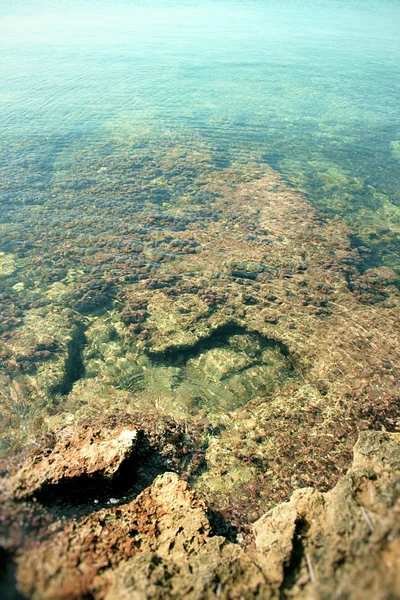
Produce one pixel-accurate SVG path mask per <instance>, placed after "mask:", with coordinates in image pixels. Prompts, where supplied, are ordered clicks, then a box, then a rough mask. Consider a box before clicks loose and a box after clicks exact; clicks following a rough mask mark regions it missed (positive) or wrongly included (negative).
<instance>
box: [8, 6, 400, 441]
mask: <svg viewBox="0 0 400 600" xmlns="http://www.w3.org/2000/svg"><path fill="white" fill-rule="evenodd" d="M399 25H400V5H399V3H398V2H397V0H379V1H378V0H370V1H368V2H361V1H359V0H333V1H329V2H328V1H326V0H307V1H306V0H288V1H286V2H281V1H278V0H242V1H240V2H239V1H235V0H220V1H213V2H209V1H205V2H200V1H198V2H194V1H189V0H168V1H163V2H161V1H160V2H157V1H154V2H151V1H148V2H145V1H135V0H130V1H129V0H125V1H117V2H108V1H107V0H98V1H97V2H92V1H89V0H87V1H86V0H81V1H76V0H70V1H60V2H57V3H56V4H55V3H51V2H45V1H39V0H35V1H30V2H27V1H24V0H19V1H13V2H11V1H7V0H4V1H3V2H2V4H1V7H0V131H1V146H0V173H1V181H0V186H1V205H0V253H1V254H0V274H1V279H0V285H1V290H0V291H1V294H2V296H1V298H2V304H3V308H2V311H3V312H2V322H1V324H0V327H1V332H2V335H3V342H4V344H5V346H4V347H6V350H4V352H3V354H2V356H1V360H2V363H1V365H2V385H3V389H6V390H7V389H9V392H7V398H6V403H8V405H7V406H8V408H7V410H8V412H7V414H8V418H9V423H11V428H12V427H14V428H15V427H22V428H24V427H27V425H26V423H27V422H28V421H29V420H30V421H29V422H31V421H32V420H34V419H35V418H36V416H35V415H36V413H34V414H33V415H31V412H32V410H31V408H32V403H36V404H35V406H37V407H38V408H37V410H38V414H39V416H38V417H37V419H38V422H41V419H43V416H42V412H44V413H45V414H46V415H48V414H49V411H50V412H51V410H50V408H51V409H54V406H60V405H62V402H61V401H60V398H61V399H62V398H65V397H67V396H68V394H69V393H70V392H71V391H72V389H73V386H74V383H75V382H76V381H78V380H80V379H82V377H86V379H90V377H92V378H96V377H98V376H100V375H99V373H100V374H101V372H102V370H103V371H104V372H107V378H106V380H107V382H108V384H110V385H111V386H114V388H115V389H117V390H120V389H123V390H124V391H125V392H127V393H132V394H133V395H134V394H135V393H136V392H138V391H143V389H148V390H150V391H151V390H153V388H154V389H155V390H156V391H157V390H159V389H161V392H160V393H161V395H162V394H164V392H165V390H166V389H168V390H169V392H171V391H174V390H176V389H177V388H178V387H179V385H181V383H182V382H181V383H179V381H181V380H180V379H179V378H181V379H182V377H184V376H183V375H182V369H186V366H185V365H187V360H188V359H187V357H186V359H181V358H179V357H178V358H175V359H174V361H175V362H173V363H169V366H168V365H167V366H165V365H164V364H163V365H161V366H160V364H159V358H157V360H156V358H154V356H155V355H154V352H153V358H152V360H151V361H150V363H149V362H148V361H149V359H148V356H147V357H146V359H145V362H144V363H141V362H140V361H141V360H142V359H140V358H138V357H137V356H136V355H135V354H134V349H133V350H132V352H133V355H132V356H134V359H133V358H132V361H133V362H134V366H133V367H132V365H131V364H130V363H129V360H130V359H129V357H128V358H127V356H126V354H125V353H124V350H123V349H121V348H120V347H119V346H118V343H117V342H118V339H117V338H118V335H117V333H116V332H115V331H113V332H111V333H110V331H109V330H108V329H107V327H109V322H113V320H116V319H118V314H119V313H118V311H119V306H120V304H118V302H121V300H120V297H119V293H122V292H121V290H123V288H124V284H123V283H121V281H122V282H123V281H125V282H127V285H128V284H129V282H130V281H134V277H137V276H136V275H134V276H132V277H131V275H130V273H131V272H132V271H131V270H130V269H132V263H131V262H129V261H130V259H129V258H126V261H125V262H126V265H125V266H126V268H125V269H124V268H122V267H121V264H120V263H118V260H117V257H118V256H119V254H118V253H119V252H120V248H121V245H122V246H124V248H125V250H124V251H126V248H128V247H129V252H131V254H132V253H135V252H136V254H138V253H139V254H140V251H141V248H142V246H143V244H144V245H146V244H147V246H146V248H147V250H146V252H147V254H146V255H145V257H144V262H143V264H139V263H138V262H137V261H136V263H135V268H139V270H140V269H142V270H141V271H140V273H141V275H140V276H143V277H145V276H146V277H147V275H146V272H145V271H146V269H147V271H148V272H149V273H151V272H152V269H153V270H157V269H159V268H161V270H164V272H167V271H171V269H172V270H174V269H175V270H176V267H174V266H173V265H174V264H175V265H176V261H179V260H180V257H181V255H183V254H185V253H186V254H185V256H186V255H190V256H192V255H191V254H190V253H191V252H192V250H193V253H194V254H193V258H190V260H189V262H188V263H187V267H185V268H186V270H191V271H194V272H195V271H196V269H198V268H199V267H198V265H197V264H196V255H195V252H196V247H198V246H199V244H200V242H199V241H196V240H193V241H191V242H190V243H189V242H185V244H186V245H185V246H184V247H181V248H179V242H174V241H172V242H171V241H168V243H170V244H172V245H173V244H175V247H178V250H176V252H172V251H169V253H167V254H166V253H165V252H164V254H163V253H160V251H159V250H158V249H157V244H158V242H159V240H160V239H161V238H160V236H162V235H163V233H162V227H163V225H162V223H165V222H166V221H168V219H170V220H171V219H175V218H180V219H182V223H183V224H182V225H179V227H182V228H184V227H185V226H186V225H185V223H187V221H185V220H184V218H183V217H182V214H184V213H185V210H186V208H185V207H187V206H189V207H190V206H191V203H194V204H195V205H196V206H201V210H202V218H203V219H205V222H207V219H208V220H209V222H212V220H213V218H214V217H213V215H211V216H207V212H206V211H207V207H208V206H209V205H210V204H211V202H212V201H213V198H214V196H213V195H212V193H211V192H210V191H209V190H208V191H203V187H202V186H203V184H204V182H206V181H207V180H208V178H209V177H210V176H211V175H212V174H215V173H216V172H217V173H221V177H224V176H225V175H224V173H228V174H229V173H230V175H229V177H232V175H231V173H233V172H234V171H235V169H239V170H240V169H242V170H243V169H247V172H248V177H251V173H252V172H253V171H254V173H255V174H257V176H259V173H260V172H261V171H262V170H263V169H264V170H268V169H270V168H272V169H273V170H275V171H277V172H278V173H279V174H280V176H281V177H282V178H283V181H284V182H286V184H287V185H288V186H291V187H292V188H293V189H294V190H297V191H298V192H300V193H302V194H303V195H304V196H305V197H306V198H308V199H309V201H310V202H311V203H312V204H313V205H314V206H315V207H316V208H317V209H318V211H319V212H320V214H321V215H322V217H323V218H327V219H328V221H329V220H336V221H335V222H337V223H338V224H342V223H345V224H347V225H348V226H349V228H350V229H349V232H350V239H351V244H353V246H354V247H355V248H362V249H363V256H364V260H363V262H362V264H361V265H359V268H360V269H361V271H365V270H367V269H368V268H370V267H376V266H382V265H383V266H387V267H390V268H392V269H398V268H399V241H398V233H399V223H400V185H399V184H400V125H399V123H400V102H399V92H400V77H399V76H400V38H399V35H398V33H399ZM226 177H228V175H226ZM204 189H205V188H204ZM142 207H148V219H147V217H146V219H147V220H146V219H145V220H144V221H143V222H137V219H138V217H137V216H136V215H137V214H138V211H139V209H141V208H142ZM146 210H147V209H146ZM177 215H178V217H177ZM165 220H166V221H165ZM128 223H129V224H130V226H131V233H129V235H133V234H132V231H133V229H132V228H134V234H135V236H136V237H135V240H134V241H132V240H131V239H130V238H129V235H128V236H127V234H126V230H125V229H124V227H125V225H126V224H128ZM157 223H161V225H158V224H157ZM179 227H178V226H177V225H175V230H176V231H179ZM124 232H125V233H124ZM188 244H189V246H188ZM190 244H192V245H193V248H192V249H191V247H190ZM196 245H197V246H196ZM200 245H201V244H200ZM126 252H127V251H126ZM288 253H289V254H290V249H288ZM127 256H128V254H127ZM139 258H140V257H139ZM138 260H139V259H138ZM140 260H142V259H140ZM185 260H186V259H185ZM163 261H164V262H163ZM168 261H170V262H168ZM166 262H167V263H168V265H167V266H162V267H160V264H162V265H164V264H166ZM117 263H118V264H117ZM189 263H190V264H189ZM138 265H139V266H138ZM201 268H202V269H204V265H203V266H202V267H201ZM210 272H212V266H210ZM214 275H215V274H214ZM130 277H131V280H130V279H129V278H130ZM205 277H207V275H206V274H205ZM88 281H89V282H90V285H89V283H88ZM85 285H86V286H89V287H90V286H92V287H91V288H90V289H91V290H92V291H93V289H95V290H97V291H96V293H95V294H94V293H92V292H89V291H88V289H89V288H88V287H86V288H85ZM96 286H97V287H96ZM207 301H209V302H212V300H207ZM135 302H136V300H135ZM135 306H136V305H135ZM71 307H72V308H73V311H75V312H74V314H78V317H77V321H76V322H74V323H72V324H71V323H70V321H69V319H70V318H71V319H73V317H72V316H71V315H72V313H68V314H67V313H65V310H66V308H68V310H69V309H70V308H71ZM135 310H136V312H135V315H136V317H135V318H136V319H139V320H140V319H141V318H143V319H145V309H143V307H141V306H140V302H139V304H137V306H136V309H135ZM63 311H64V312H63ZM141 311H142V312H141ZM185 311H186V312H187V311H189V308H187V307H184V308H182V313H183V314H185ZM142 313H143V314H142ZM79 315H83V317H82V319H83V321H84V322H83V321H82V319H81V321H79V319H80V318H81V317H79ZM130 318H131V317H129V315H128V316H127V317H126V323H127V324H130V325H132V326H133V324H132V323H131V322H130V320H129V319H130ZM232 318H233V319H234V318H235V315H233V317H232ZM85 319H86V320H85ZM96 319H100V322H99V323H100V324H98V322H97V321H96ZM131 320H132V319H131ZM165 326H166V325H165ZM46 328H47V329H46ZM44 330H46V336H47V337H46V336H44V337H43V331H44ZM89 330H90V331H91V332H92V333H91V334H90V335H92V337H93V336H94V333H93V332H97V334H96V335H97V337H96V336H94V337H95V341H93V340H92V342H91V343H92V346H93V347H91V346H90V343H89V347H91V349H90V350H88V351H85V352H86V354H85V353H84V352H83V351H82V347H83V346H84V345H85V344H86V342H87V341H88V340H87V338H88V336H89V337H90V335H89V334H88V331H89ZM60 331H63V336H64V337H63V339H62V340H61V341H60V340H59V339H58V338H57V333H58V332H60ZM224 331H225V330H224ZM41 332H42V337H40V334H41ZM107 332H108V333H107ZM236 334H237V332H236ZM236 334H235V331H232V332H222V334H218V335H220V340H219V342H218V344H222V345H224V344H225V346H226V345H229V348H228V350H227V352H228V354H227V355H226V356H228V355H229V356H230V357H231V358H232V363H231V366H230V367H229V369H230V371H229V369H228V371H229V373H228V374H229V377H231V380H230V384H229V385H230V386H231V387H230V388H229V389H230V391H229V390H228V391H229V394H228V395H227V396H226V397H224V398H223V401H221V404H222V406H223V407H224V409H226V408H227V407H228V408H229V407H230V408H232V406H231V403H232V402H233V403H234V402H235V401H234V396H235V385H237V389H238V390H241V391H240V395H241V397H243V398H244V399H245V400H246V401H247V400H250V399H252V398H253V396H254V394H253V392H251V391H249V388H248V386H247V383H246V382H245V381H244V380H243V379H240V377H239V374H240V373H241V372H242V370H243V369H244V368H248V366H249V365H250V366H251V365H253V363H254V365H256V366H255V367H254V368H256V367H257V369H258V368H259V369H261V371H262V369H263V368H264V367H263V366H262V365H263V364H264V363H263V362H262V361H261V362H260V360H258V359H254V356H253V358H251V360H250V362H249V359H248V357H249V356H250V355H252V352H253V355H254V352H262V351H264V350H263V348H264V346H265V343H267V346H268V352H267V355H268V357H269V358H268V360H267V359H266V360H267V362H268V361H269V362H268V364H274V365H275V367H274V368H273V369H272V371H271V372H272V374H274V373H275V371H276V372H279V373H281V379H282V380H285V381H286V379H287V378H288V377H290V376H291V374H292V373H293V365H291V364H289V363H288V361H287V360H286V358H285V356H284V355H282V353H281V350H280V348H279V347H277V346H270V345H268V344H269V342H264V341H261V342H260V341H259V340H258V338H257V339H256V338H254V335H253V334H252V333H246V332H239V334H240V335H239V337H237V335H236ZM135 335H136V334H135ZM141 335H143V336H145V335H146V334H145V332H144V333H143V332H142V334H141ZM221 335H222V337H221ZM235 335H236V337H235ZM240 336H242V337H240ZM243 336H244V337H243ZM246 336H247V337H246ZM251 336H253V338H254V339H253V338H252V337H251ZM93 339H94V338H93ZM135 339H136V338H135ZM221 340H222V341H221ZM252 340H253V341H252ZM89 342H90V339H89ZM253 342H254V344H253ZM140 343H142V342H140ZM218 344H217V346H218ZM252 344H253V346H254V348H256V350H254V348H253V346H252ZM260 344H261V345H260ZM102 345H103V346H104V348H105V347H107V348H108V349H109V350H107V352H109V353H110V352H111V354H110V356H109V358H108V359H107V356H106V355H107V352H106V351H105V350H104V352H103V350H102V352H103V354H102V359H101V360H100V359H99V358H98V354H96V352H100V350H99V348H103V346H102ZM257 345H258V346H257ZM133 346H134V344H133ZM94 347H96V350H93V348H94ZM258 347H259V348H260V349H259V350H257V348H258ZM32 348H33V350H34V352H33V354H32ZM66 348H68V358H67V361H66V363H65V364H64V363H63V365H64V367H65V369H66V373H64V374H61V375H60V373H59V372H58V371H57V369H59V364H58V363H57V361H56V362H54V361H53V362H52V356H53V355H54V356H56V355H57V352H59V353H61V354H62V351H66ZM246 348H250V350H246ZM203 350H204V349H203ZM203 350H202V351H203ZM199 351H200V350H199ZM206 351H207V352H214V354H215V353H216V354H218V349H217V350H215V349H209V348H205V350H204V352H206ZM151 352H152V349H151V348H150V354H151ZM229 353H230V354H229ZM235 353H236V354H235ZM268 353H269V354H268ZM207 356H208V358H207V357H206V358H204V360H203V358H202V357H201V356H200V355H199V357H197V358H198V360H199V361H200V362H199V364H200V363H201V361H203V362H207V360H208V361H209V362H210V361H211V362H212V361H214V362H215V360H217V358H218V357H217V358H216V357H215V356H214V355H207ZM226 356H225V358H224V360H225V362H226V360H227V359H226ZM211 359H212V360H211ZM253 359H254V360H253ZM143 360H144V359H143ZM190 360H194V358H193V357H192V358H191V359H190ZM196 360H197V359H196ZM135 361H136V362H135ZM146 361H147V362H146ZM157 361H158V362H157ZM246 361H247V362H246ZM251 361H253V362H251ZM132 364H133V363H132ZM51 365H53V366H51ZM157 365H158V366H157ZM207 365H208V363H207ZM260 365H261V366H260ZM64 367H63V368H64ZM131 367H132V368H131ZM196 368H197V367H196ZM199 368H200V367H199ZM207 368H208V367H207ZM152 369H153V370H152ZM157 369H158V371H157ZM174 369H175V370H174ZM179 369H181V371H179ZM241 369H242V370H241ZM274 369H275V371H274ZM192 370H193V369H192ZM189 371H190V369H189ZM261 371H260V372H259V373H258V371H257V373H258V374H257V373H256V375H255V377H258V376H259V375H260V377H261V378H262V377H264V375H265V381H269V378H271V372H269V374H268V373H265V374H264V375H262V373H261ZM153 372H157V373H158V375H157V377H156V384H154V385H153V383H154V382H152V377H151V376H150V375H149V373H153ZM243 372H244V371H243ZM38 373H39V374H40V373H41V377H42V379H41V380H40V381H39V379H40V377H39V375H38ZM282 373H284V375H282ZM164 376H165V381H166V383H165V385H164V384H163V383H162V379H163V377H164ZM190 377H191V380H192V381H195V380H196V377H197V375H196V376H194V375H193V373H192V375H191V376H190ZM208 377H209V379H207V380H206V383H204V382H203V383H201V382H200V381H199V382H198V387H199V389H200V388H202V387H206V388H207V393H208V397H207V398H206V400H204V402H203V400H202V398H201V397H200V400H199V399H198V395H196V394H195V393H193V394H192V396H193V398H192V399H193V405H194V406H196V402H199V403H200V404H201V405H202V406H203V408H204V406H205V407H206V408H209V407H210V406H211V408H214V409H215V407H216V405H217V404H218V403H219V400H218V398H219V395H220V394H222V395H223V390H224V389H225V391H226V389H227V387H229V386H227V385H225V384H221V381H225V380H223V378H222V376H220V378H219V379H218V381H217V383H215V381H211V380H210V377H211V375H210V374H208ZM235 377H239V379H240V381H239V379H234V378H235ZM200 378H201V377H200ZM189 379H190V378H189ZM263 381H264V380H263ZM143 382H144V383H143ZM160 382H161V383H160ZM174 382H175V383H174ZM214 384H215V385H216V387H215V389H214V388H213V385H214ZM152 385H153V387H152ZM35 386H36V387H35ZM154 386H155V387H154ZM163 386H164V387H163ZM232 386H233V387H232ZM246 386H247V387H246ZM213 389H214V391H212V390H213ZM254 389H256V392H255V393H256V395H257V394H258V395H259V394H262V392H260V389H261V388H254ZM32 390H33V391H32ZM210 390H211V391H210ZM153 391H154V390H153ZM189 391H190V390H189ZM192 392H193V390H192V391H191V392H190V393H192ZM105 393H106V392H105ZM188 393H189V392H188ZM232 398H233V399H232ZM161 400H162V399H161ZM161 400H157V398H156V401H155V404H156V406H159V404H160V402H161ZM202 402H203V404H202ZM172 403H173V400H172ZM133 404H134V401H133ZM234 406H236V405H235V404H233V407H234ZM13 411H14V412H17V413H18V415H19V419H20V420H19V421H15V419H14V416H13V415H14V412H13ZM41 411H42V412H41ZM27 415H28V416H29V418H28V416H27ZM46 418H47V417H46ZM35 422H36V421H35ZM21 423H22V424H21ZM38 427H39V426H38ZM39 429H40V427H39ZM7 431H8V433H7V435H8V434H9V430H7ZM6 445H7V444H6Z"/></svg>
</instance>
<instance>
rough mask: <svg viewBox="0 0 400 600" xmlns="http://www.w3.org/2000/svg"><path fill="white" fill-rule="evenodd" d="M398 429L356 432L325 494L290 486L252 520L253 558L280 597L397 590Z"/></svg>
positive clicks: (378, 599) (395, 593)
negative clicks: (348, 457) (345, 464)
mask: <svg viewBox="0 0 400 600" xmlns="http://www.w3.org/2000/svg"><path fill="white" fill-rule="evenodd" d="M399 450H400V435H399V434H385V433H378V432H363V433H361V435H360V438H359V441H358V443H357V445H356V446H355V449H354V463H353V466H352V468H351V469H350V470H349V471H348V473H347V474H346V475H345V477H343V478H342V479H341V480H340V482H339V483H338V484H337V485H336V486H335V488H333V489H332V490H331V491H330V492H327V493H325V494H321V493H320V492H318V491H316V490H313V489H311V488H306V489H300V490H297V491H296V492H295V493H294V494H293V496H292V498H291V500H290V502H289V503H286V504H282V505H279V506H277V507H276V508H274V509H272V510H271V511H269V512H268V513H266V514H265V515H264V516H263V517H261V519H259V520H258V521H257V522H256V523H255V524H254V526H253V529H254V533H255V542H256V547H257V553H258V554H257V557H256V558H255V560H256V561H257V564H259V566H260V568H261V569H262V570H263V572H264V574H265V575H266V577H267V579H268V580H269V581H270V582H271V584H272V585H273V586H274V593H275V594H276V595H277V597H278V596H279V594H281V597H282V595H283V597H295V598H336V597H337V598H354V599H356V598H357V599H358V598H360V599H361V598H373V599H374V600H383V599H384V598H397V597H399V596H400V552H399V550H400V493H399V491H400V490H399V486H398V481H399V474H400V452H399Z"/></svg>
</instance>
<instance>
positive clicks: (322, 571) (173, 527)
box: [1, 415, 400, 600]
mask: <svg viewBox="0 0 400 600" xmlns="http://www.w3.org/2000/svg"><path fill="white" fill-rule="evenodd" d="M129 420H130V421H131V424H130V425H129V426H128V425H125V426H122V427H121V426H120V425H119V426H117V425H116V424H115V427H114V428H113V429H110V423H106V424H104V426H103V427H99V428H98V429H93V428H92V427H89V426H87V427H83V426H82V427H81V428H80V429H74V431H71V430H62V431H60V432H59V433H58V436H57V440H56V441H55V443H54V445H53V446H50V447H46V446H43V448H42V449H41V450H40V451H36V452H35V453H33V454H30V455H29V456H27V457H26V460H25V461H24V462H23V463H22V465H19V466H18V465H17V464H16V465H14V467H13V468H12V469H11V471H10V472H9V473H8V477H7V478H6V479H5V481H4V485H3V488H2V502H3V506H4V508H5V511H4V514H3V519H2V520H3V523H2V525H3V528H2V531H3V534H2V538H1V543H2V547H3V551H4V550H5V551H6V552H7V555H8V556H9V557H11V556H12V557H13V560H14V561H16V564H17V571H16V578H17V582H18V588H19V590H21V592H22V593H23V595H24V597H27V598H33V599H35V600H36V599H38V600H47V599H49V600H50V599H51V600H58V599H60V600H61V599H62V600H65V599H67V598H68V599H70V600H73V599H77V600H78V599H83V598H94V599H95V600H97V599H103V598H105V599H107V600H114V599H115V600H119V599H121V598H131V599H134V600H136V599H141V598H143V599H144V598H149V599H150V598H154V599H156V598H227V599H228V598H229V599H231V598H249V599H250V598H271V599H272V598H292V597H295V598H333V597H342V598H362V597H369V598H374V599H381V598H382V599H384V598H394V597H397V596H398V595H399V593H400V578H399V573H400V562H399V561H400V553H399V544H400V541H399V539H400V538H399V534H400V504H399V489H398V481H399V473H400V462H399V456H400V453H399V450H400V435H399V434H388V433H378V432H363V433H362V434H361V435H360V438H359V440H358V442H357V444H356V446H355V449H354V460H353V466H352V467H351V468H350V470H349V471H348V472H347V474H346V475H345V476H344V477H343V478H341V479H340V481H339V482H338V484H337V485H336V486H335V487H334V488H333V489H332V490H331V491H329V492H326V493H321V492H318V491H317V490H315V489H314V488H311V487H309V488H301V489H298V490H296V492H295V493H294V494H293V495H292V497H291V499H290V501H289V502H287V503H283V504H279V505H277V506H276V507H274V508H273V509H271V510H269V511H268V512H267V513H266V514H265V515H263V516H262V517H261V518H260V519H258V520H257V521H256V522H255V523H252V524H251V527H250V528H249V531H248V534H247V536H246V537H244V536H243V535H240V534H238V533H237V532H234V531H230V532H229V533H228V532H226V533H225V535H218V532H216V529H215V518H214V520H213V517H212V516H211V515H210V513H209V511H208V509H207V505H206V503H205V502H204V499H203V498H202V497H201V495H199V494H198V493H197V492H195V491H194V490H192V489H191V487H190V486H189V485H188V483H187V482H186V481H185V480H184V479H182V477H181V476H179V475H178V474H177V473H176V472H175V473H174V472H170V471H165V472H164V473H162V474H160V475H158V476H156V477H155V478H154V480H153V481H152V482H151V484H150V485H149V486H148V487H146V488H145V489H143V491H142V492H140V493H139V494H138V495H137V494H135V492H134V491H133V490H135V485H136V486H137V485H138V480H140V478H141V475H140V471H143V468H144V467H143V464H145V463H146V461H147V462H148V466H147V468H148V469H149V471H151V469H152V467H151V466H150V467H149V465H151V459H149V457H150V456H151V453H150V452H149V447H151V446H152V447H153V452H154V451H155V448H156V447H157V446H158V445H159V444H160V441H161V437H162V436H163V435H164V436H165V435H166V433H167V431H168V432H169V433H170V434H171V430H170V429H169V428H170V427H171V423H169V424H166V423H163V424H162V425H163V426H164V427H165V426H166V428H165V430H164V432H163V434H160V430H161V423H158V427H156V428H155V429H156V431H157V433H156V435H155V438H158V439H152V433H153V434H154V431H153V432H147V434H144V432H143V431H141V430H140V429H138V428H133V425H134V419H133V418H132V416H131V417H130V418H129V416H128V415H126V416H125V417H123V418H121V422H125V423H127V422H129ZM136 425H138V422H136ZM175 435H178V437H179V435H182V431H181V432H180V433H179V428H177V430H176V431H175ZM145 436H146V437H145ZM146 444H147V445H148V446H147V447H146ZM170 445H171V443H170ZM178 446H179V444H177V443H176V442H175V448H177V447H178ZM163 458H164V463H163V469H167V468H168V467H169V466H170V465H171V464H173V460H175V465H176V470H178V471H179V470H181V469H182V463H183V462H184V459H183V458H182V456H179V453H178V456H175V457H174V458H173V459H171V458H170V457H168V458H167V455H166V453H164V457H163ZM160 464H161V463H160ZM145 468H146V467H145ZM153 468H154V465H153ZM138 473H139V475H138ZM121 474H123V479H124V484H125V485H127V483H128V485H129V483H130V485H131V489H130V490H129V494H131V495H133V499H132V500H130V501H129V502H126V496H125V497H121V496H119V497H118V498H110V497H109V496H110V493H111V492H112V491H114V492H115V490H117V489H118V488H119V486H120V479H121ZM153 474H154V472H153ZM142 476H143V474H142ZM85 490H87V496H85V493H84V491H85ZM119 490H120V488H119ZM137 491H138V488H137V487H136V492H137ZM120 493H121V492H120ZM125 493H127V492H126V491H125ZM106 498H108V500H106ZM99 503H100V505H101V504H103V507H99ZM106 504H108V506H106ZM49 505H51V508H50V506H49ZM39 506H40V508H39ZM74 510H75V513H74V512H73V511H74ZM34 513H36V520H35V519H33V518H32V515H33V514H34ZM39 513H41V514H40V516H39ZM85 513H86V514H85ZM16 514H18V522H17V523H16V521H15V515H16ZM39 522H40V523H41V527H38V524H39ZM32 523H33V525H34V528H33V529H32ZM23 530H24V531H23ZM9 597H11V596H9Z"/></svg>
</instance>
